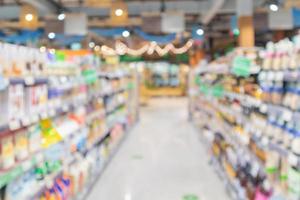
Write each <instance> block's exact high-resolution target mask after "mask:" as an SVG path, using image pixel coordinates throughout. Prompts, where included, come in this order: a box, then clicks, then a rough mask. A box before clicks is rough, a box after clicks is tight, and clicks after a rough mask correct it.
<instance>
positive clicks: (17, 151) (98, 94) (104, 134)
mask: <svg viewBox="0 0 300 200" xmlns="http://www.w3.org/2000/svg"><path fill="white" fill-rule="evenodd" d="M16 48H18V46H16ZM24 48H25V47H24ZM30 51H34V52H36V54H37V56H39V57H42V58H44V59H41V60H42V62H41V63H40V67H41V68H42V69H41V72H40V74H38V75H37V74H34V73H35V72H34V70H32V71H28V69H23V68H20V69H19V71H20V72H21V73H20V74H18V75H16V74H13V73H12V72H11V71H10V69H8V68H4V69H2V68H1V69H0V88H1V90H0V100H1V101H0V103H1V104H2V105H1V107H2V109H3V110H2V109H1V113H2V114H1V116H2V117H0V135H1V136H0V141H1V144H0V147H1V151H0V152H1V154H2V156H1V162H0V163H1V164H0V188H1V199H3V200H6V199H24V200H25V199H28V200H29V199H44V198H46V197H47V198H51V195H52V196H57V195H58V196H60V198H68V199H83V198H84V197H85V196H86V194H87V192H88V191H89V190H90V187H92V185H94V182H95V181H96V179H97V178H98V177H99V176H100V175H101V173H102V171H103V169H104V168H105V166H106V165H107V164H108V163H109V161H110V159H111V158H112V156H113V154H114V153H113V152H115V151H116V149H117V148H118V146H119V145H120V141H122V140H123V138H124V137H125V136H126V135H127V134H128V131H129V129H130V128H131V127H132V126H133V125H134V124H135V123H136V121H137V116H136V115H137V113H136V111H137V110H138V109H137V107H138V104H134V103H135V102H138V100H136V99H137V94H138V93H137V91H136V90H138V87H137V74H136V71H135V70H134V69H131V68H129V67H124V66H114V67H111V68H109V67H103V66H102V64H101V63H100V60H99V58H98V57H97V56H95V55H93V54H92V53H91V52H88V51H86V52H84V53H83V54H80V55H77V54H75V57H76V58H75V57H74V54H72V55H68V54H67V52H64V51H59V54H60V55H61V54H64V57H66V59H65V60H57V59H55V56H56V54H53V53H52V54H51V53H50V52H46V53H40V52H38V50H34V49H30ZM47 57H48V58H49V57H50V58H51V59H50V58H49V60H48V59H46V58H47ZM53 57H54V58H53ZM33 60H34V59H33ZM33 60H32V61H31V60H29V61H28V65H30V64H32V63H33V62H34V61H33ZM31 62H32V63H31ZM1 72H2V73H1ZM23 74H24V75H23ZM25 74H26V75H25ZM37 77H38V78H37ZM40 77H43V78H40ZM11 102H13V103H11ZM29 108H30V109H29ZM133 111H134V112H133ZM5 113H8V114H5ZM100 169H101V170H100ZM31 188H35V189H34V190H32V189H31ZM83 188H84V189H83Z"/></svg>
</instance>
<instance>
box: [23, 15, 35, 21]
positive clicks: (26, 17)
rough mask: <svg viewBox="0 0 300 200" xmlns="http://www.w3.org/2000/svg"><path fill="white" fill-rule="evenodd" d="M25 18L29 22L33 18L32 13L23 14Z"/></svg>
mask: <svg viewBox="0 0 300 200" xmlns="http://www.w3.org/2000/svg"><path fill="white" fill-rule="evenodd" d="M25 20H26V21H28V22H31V21H32V20H33V14H31V13H28V14H26V15H25Z"/></svg>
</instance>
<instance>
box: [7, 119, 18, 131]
mask: <svg viewBox="0 0 300 200" xmlns="http://www.w3.org/2000/svg"><path fill="white" fill-rule="evenodd" d="M20 127H21V123H20V121H19V120H13V121H11V122H10V123H9V128H10V130H16V129H18V128H20Z"/></svg>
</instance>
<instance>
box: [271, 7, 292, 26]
mask: <svg viewBox="0 0 300 200" xmlns="http://www.w3.org/2000/svg"><path fill="white" fill-rule="evenodd" d="M269 28H270V29H271V30H291V29H293V17H292V11H291V10H283V9H280V10H278V11H277V12H271V11H270V12H269Z"/></svg>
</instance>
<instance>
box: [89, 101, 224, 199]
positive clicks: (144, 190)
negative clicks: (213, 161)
mask: <svg viewBox="0 0 300 200" xmlns="http://www.w3.org/2000/svg"><path fill="white" fill-rule="evenodd" d="M197 134H198V133H197V131H196V130H195V129H194V127H193V126H192V125H191V124H190V123H189V122H188V120H187V102H186V100H184V99H174V98H173V99H154V100H152V101H151V103H150V105H149V106H148V107H146V108H142V111H141V120H140V122H139V123H138V124H137V126H136V127H135V128H134V129H133V131H132V132H130V135H129V136H128V137H127V139H126V140H125V142H124V143H123V144H122V146H121V148H120V149H119V151H118V153H117V154H116V155H115V157H114V159H113V160H112V162H111V163H110V164H109V165H108V167H107V168H106V170H105V171H104V173H103V175H102V177H101V178H100V179H99V181H98V183H97V184H96V185H95V187H94V188H93V190H92V192H91V193H90V195H89V196H88V198H87V199H88V200H185V198H184V196H185V195H195V196H197V197H198V199H199V200H227V199H228V197H227V195H226V193H225V189H224V185H223V184H222V183H221V181H220V180H219V178H218V177H217V175H216V174H215V173H214V171H213V169H212V168H211V167H210V166H209V164H208V159H209V158H208V155H207V153H206V151H205V148H204V147H203V146H202V144H201V142H200V141H199V137H198V135H197ZM191 200H194V199H191ZM195 200H196V199H195Z"/></svg>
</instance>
